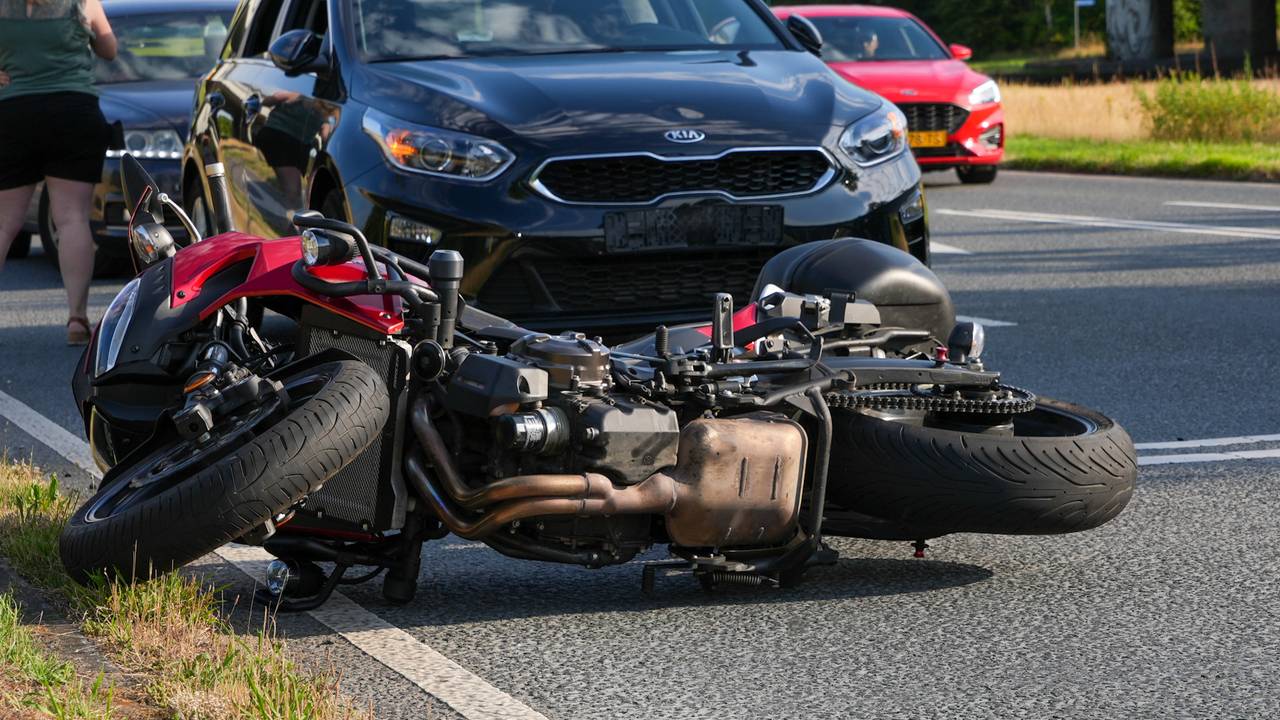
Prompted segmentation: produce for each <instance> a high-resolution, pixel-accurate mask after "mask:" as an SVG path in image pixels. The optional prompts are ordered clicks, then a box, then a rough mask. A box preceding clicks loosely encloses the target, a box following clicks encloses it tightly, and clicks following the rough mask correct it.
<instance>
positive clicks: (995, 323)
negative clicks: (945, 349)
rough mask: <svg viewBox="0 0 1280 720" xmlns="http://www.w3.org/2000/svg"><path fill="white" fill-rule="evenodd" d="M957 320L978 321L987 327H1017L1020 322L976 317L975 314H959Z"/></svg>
mask: <svg viewBox="0 0 1280 720" xmlns="http://www.w3.org/2000/svg"><path fill="white" fill-rule="evenodd" d="M956 320H957V321H959V322H976V323H978V324H980V325H984V326H986V327H1017V326H1018V323H1016V322H1009V321H1008V320H992V319H991V318H984V317H975V316H973V315H957V316H956Z"/></svg>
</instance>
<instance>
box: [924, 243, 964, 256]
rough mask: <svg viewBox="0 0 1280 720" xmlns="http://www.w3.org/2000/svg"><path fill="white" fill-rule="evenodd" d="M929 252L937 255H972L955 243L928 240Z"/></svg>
mask: <svg viewBox="0 0 1280 720" xmlns="http://www.w3.org/2000/svg"><path fill="white" fill-rule="evenodd" d="M929 252H931V253H937V254H939V255H972V254H973V253H972V252H970V251H968V250H965V249H964V248H961V247H956V246H955V245H948V244H946V243H940V242H935V241H930V243H929Z"/></svg>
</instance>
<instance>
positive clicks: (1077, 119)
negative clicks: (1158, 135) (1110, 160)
mask: <svg viewBox="0 0 1280 720" xmlns="http://www.w3.org/2000/svg"><path fill="white" fill-rule="evenodd" d="M1255 85H1257V86H1258V87H1260V88H1264V89H1269V90H1271V91H1273V92H1276V93H1280V79H1268V80H1258V81H1255ZM1155 89H1156V83H1155V82H1132V83H1090V84H1073V83H1064V84H1061V85H1025V84H1005V85H1003V86H1001V91H1002V93H1003V95H1004V112H1005V122H1006V124H1007V126H1008V128H1009V134H1010V135H1011V136H1017V135H1032V136H1036V137H1042V138H1059V139H1077V138H1079V139H1089V140H1120V141H1125V140H1144V139H1148V138H1149V137H1150V136H1151V124H1150V121H1149V119H1148V116H1147V114H1146V112H1145V111H1144V110H1143V107H1142V103H1141V102H1140V100H1139V94H1138V93H1140V92H1141V93H1145V94H1147V95H1152V94H1154V92H1155Z"/></svg>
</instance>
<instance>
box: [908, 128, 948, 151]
mask: <svg viewBox="0 0 1280 720" xmlns="http://www.w3.org/2000/svg"><path fill="white" fill-rule="evenodd" d="M907 141H908V142H910V143H911V147H946V146H947V133H946V132H944V131H942V130H918V131H912V132H910V133H907Z"/></svg>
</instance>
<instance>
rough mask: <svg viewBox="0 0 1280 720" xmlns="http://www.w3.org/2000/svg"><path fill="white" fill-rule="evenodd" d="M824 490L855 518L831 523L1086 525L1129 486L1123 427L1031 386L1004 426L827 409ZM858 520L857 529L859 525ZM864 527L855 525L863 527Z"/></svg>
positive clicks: (940, 531) (1036, 529)
mask: <svg viewBox="0 0 1280 720" xmlns="http://www.w3.org/2000/svg"><path fill="white" fill-rule="evenodd" d="M833 421H834V428H833V429H834V433H835V443H834V444H833V449H832V452H831V464H830V478H831V479H830V485H829V488H828V498H829V499H830V500H831V501H833V502H834V503H835V504H836V505H839V506H840V507H843V508H845V509H847V510H849V511H852V513H853V514H854V515H855V516H857V517H861V518H862V519H863V520H864V522H863V523H862V527H861V528H859V527H858V523H856V522H855V523H854V524H853V525H854V527H846V528H843V529H841V528H839V525H840V524H841V523H840V522H839V521H837V522H835V523H834V527H833V528H832V530H831V531H830V532H831V533H832V534H838V535H849V536H854V537H880V538H884V539H899V538H901V539H927V538H933V537H939V536H941V535H947V534H950V533H956V532H976V533H996V534H1007V535H1052V534H1059V533H1069V532H1077V531H1080V530H1088V529H1090V528H1095V527H1097V526H1099V525H1101V524H1103V523H1105V522H1107V521H1108V520H1110V519H1112V518H1113V517H1115V516H1116V515H1117V514H1119V513H1120V511H1121V510H1123V509H1124V507H1125V505H1127V504H1128V502H1129V500H1130V498H1131V497H1132V496H1133V487H1134V481H1135V479H1136V477H1137V457H1136V455H1135V452H1134V447H1133V441H1132V440H1131V439H1130V438H1129V434H1128V433H1126V432H1125V430H1124V428H1122V427H1120V426H1119V425H1118V424H1116V423H1115V422H1114V421H1112V420H1111V419H1109V418H1107V417H1105V416H1103V415H1101V414H1100V413H1097V412H1095V411H1093V410H1090V409H1088V408H1084V407H1080V406H1078V405H1072V404H1070V403H1065V402H1061V401H1058V400H1051V399H1048V398H1039V399H1038V400H1037V402H1036V407H1035V409H1033V410H1032V411H1031V412H1028V413H1023V414H1021V415H1017V416H1015V417H1014V430H1013V433H1012V434H996V433H990V434H988V433H982V432H976V431H973V432H970V431H964V430H957V429H947V428H941V427H927V426H922V425H916V424H910V423H905V422H895V421H888V420H884V419H880V418H877V417H873V416H870V415H866V414H862V413H858V412H851V411H844V410H837V411H836V412H835V413H834V416H833ZM860 530H862V531H860ZM863 531H865V532H863Z"/></svg>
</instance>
